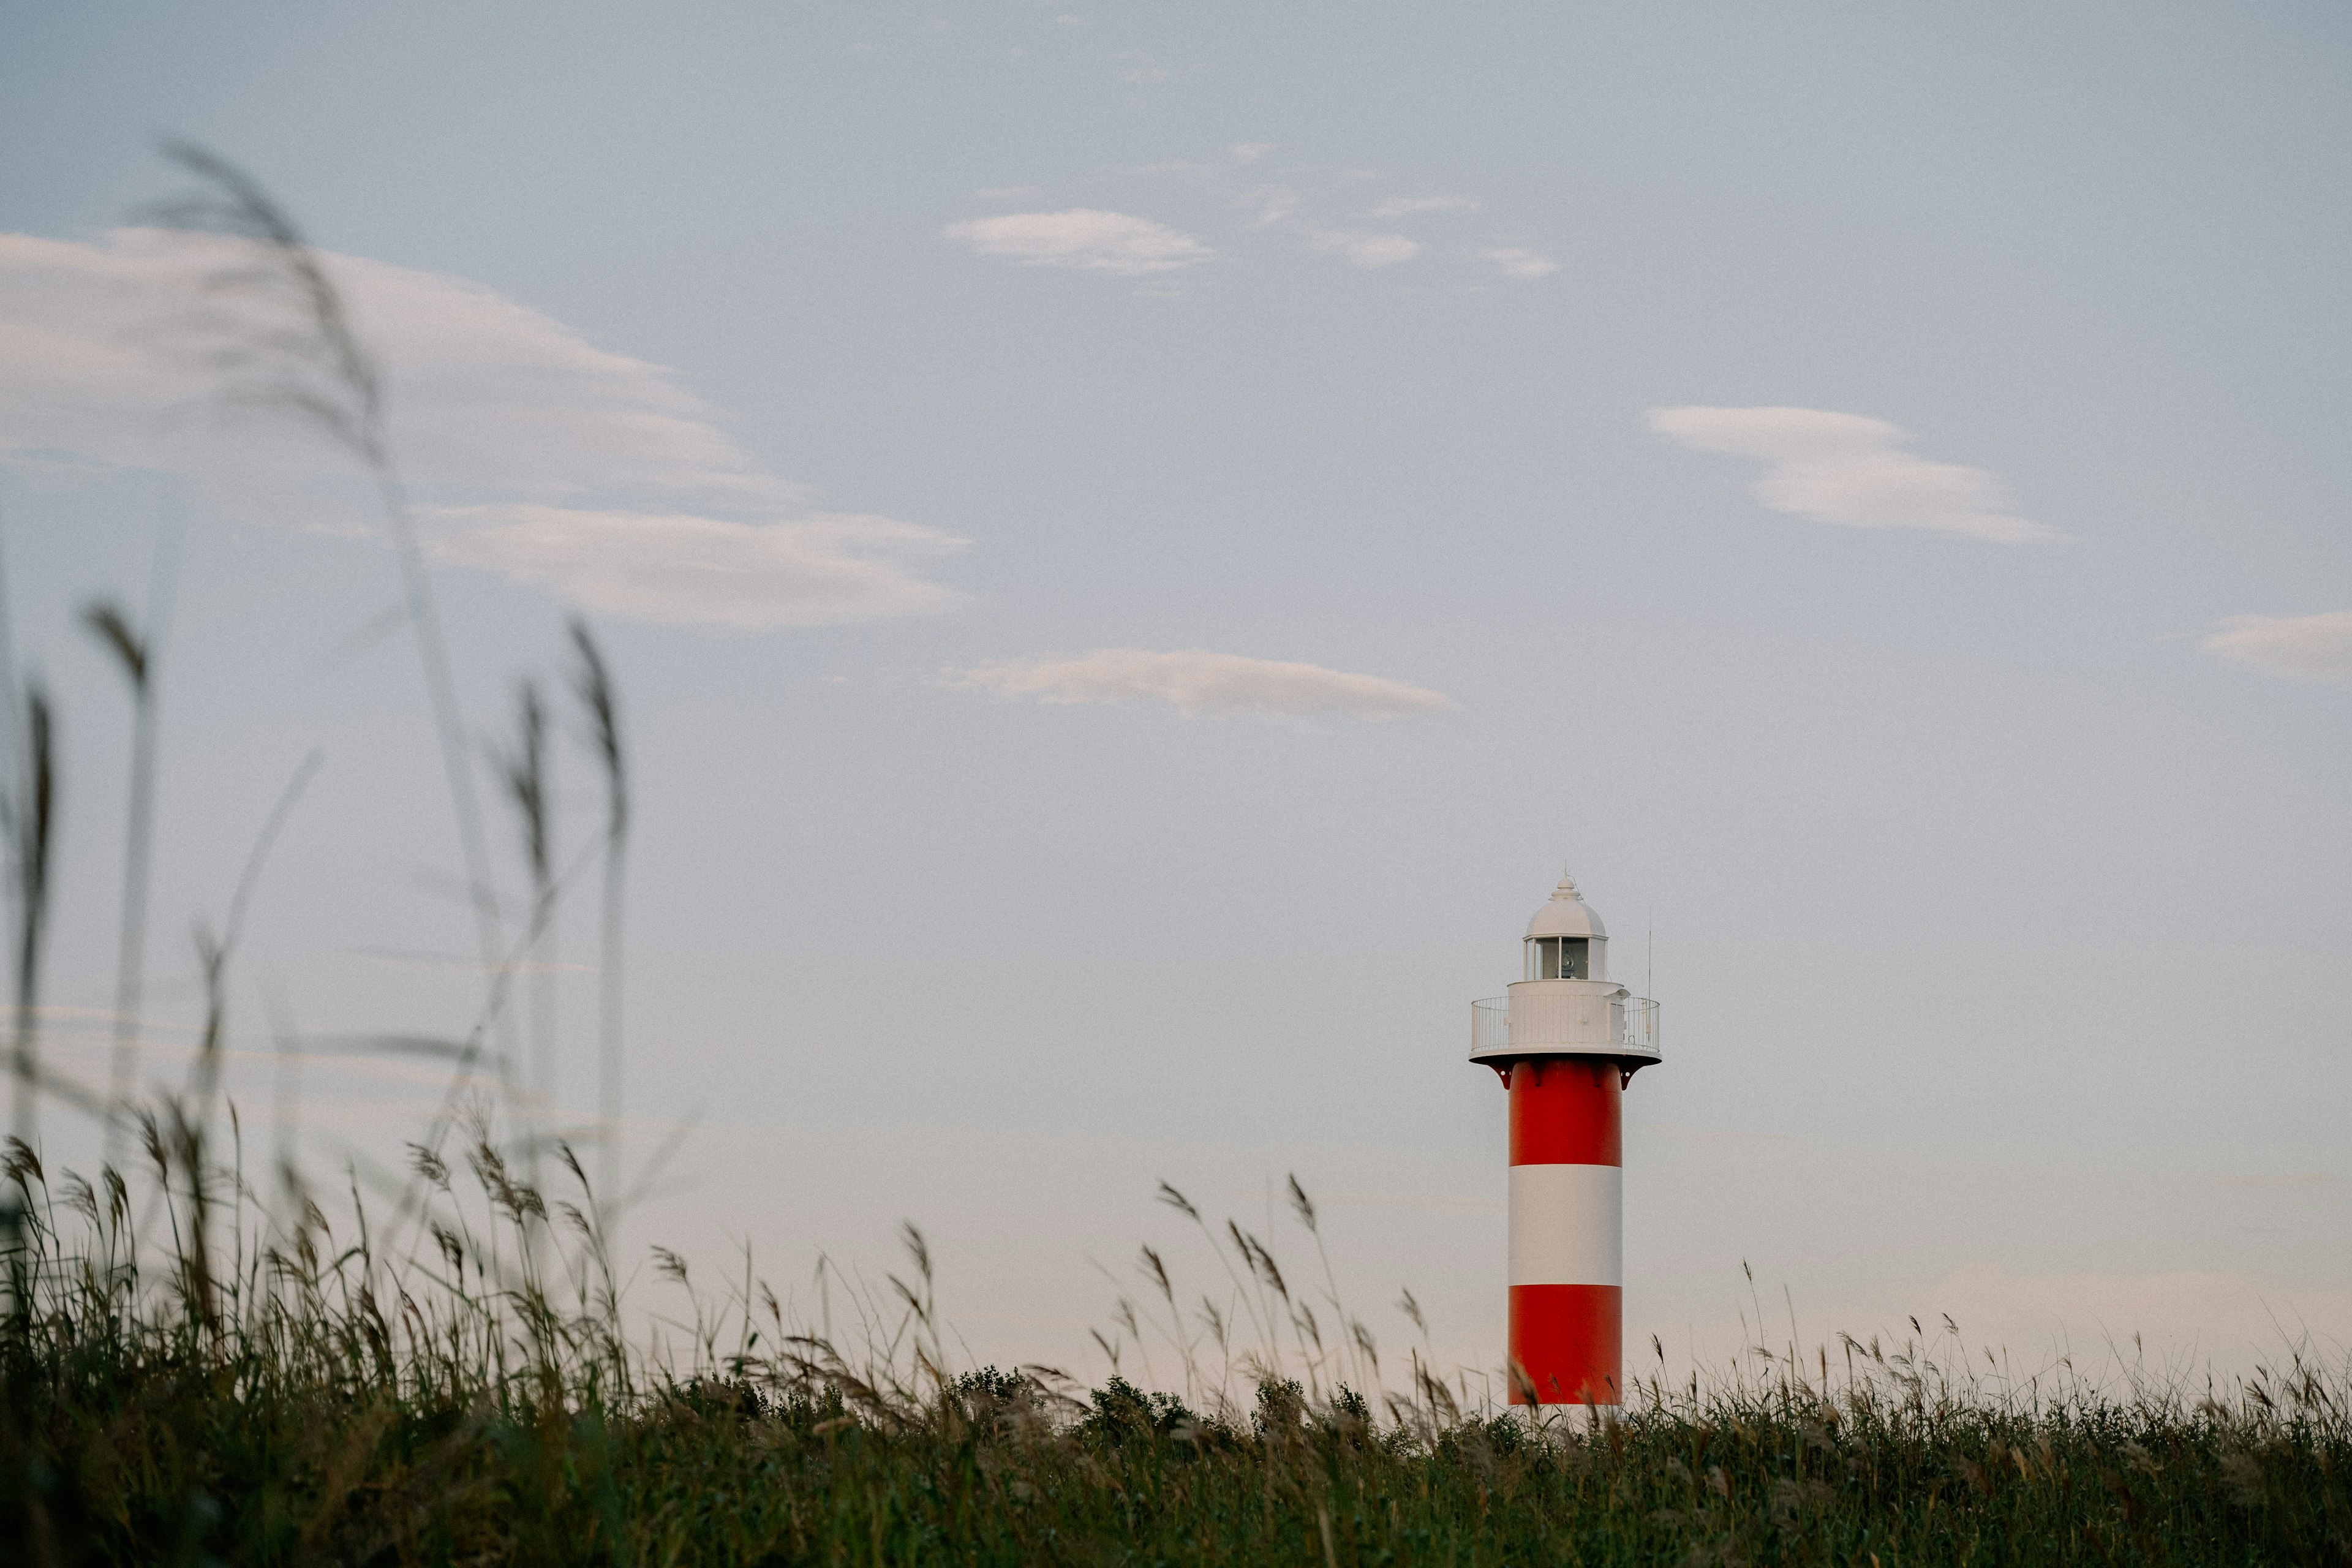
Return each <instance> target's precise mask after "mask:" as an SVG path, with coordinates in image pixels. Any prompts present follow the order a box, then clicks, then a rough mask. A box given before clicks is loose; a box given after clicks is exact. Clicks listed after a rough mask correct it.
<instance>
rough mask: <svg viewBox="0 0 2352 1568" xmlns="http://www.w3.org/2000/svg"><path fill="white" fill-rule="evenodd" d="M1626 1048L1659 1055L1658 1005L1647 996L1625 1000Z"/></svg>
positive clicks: (1631, 997)
mask: <svg viewBox="0 0 2352 1568" xmlns="http://www.w3.org/2000/svg"><path fill="white" fill-rule="evenodd" d="M1625 1048H1626V1049H1627V1050H1629V1051H1646V1052H1648V1053H1650V1054H1651V1055H1653V1056H1654V1055H1656V1054H1657V1050H1658V1005H1657V1004H1656V1003H1655V1002H1654V1001H1652V1000H1651V999H1650V998H1649V997H1647V996H1628V997H1626V998H1625Z"/></svg>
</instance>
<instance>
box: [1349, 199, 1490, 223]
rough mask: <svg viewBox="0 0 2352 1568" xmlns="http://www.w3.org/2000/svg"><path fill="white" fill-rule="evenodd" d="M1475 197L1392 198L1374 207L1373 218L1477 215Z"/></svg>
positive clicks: (1371, 214) (1372, 209) (1476, 200)
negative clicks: (1424, 214) (1437, 214)
mask: <svg viewBox="0 0 2352 1568" xmlns="http://www.w3.org/2000/svg"><path fill="white" fill-rule="evenodd" d="M1477 210H1478V198H1477V197H1475V196H1391V197H1389V198H1388V199H1387V200H1386V201H1383V202H1379V203H1376V204H1374V205H1373V206H1372V208H1371V211H1370V214H1369V215H1368V216H1372V217H1380V218H1391V217H1412V216H1416V215H1418V214H1421V213H1475V212H1476V211H1477Z"/></svg>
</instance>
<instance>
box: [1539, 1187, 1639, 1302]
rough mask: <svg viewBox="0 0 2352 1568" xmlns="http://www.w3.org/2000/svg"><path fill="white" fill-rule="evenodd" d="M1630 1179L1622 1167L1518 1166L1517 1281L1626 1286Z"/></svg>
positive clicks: (1541, 1283)
mask: <svg viewBox="0 0 2352 1568" xmlns="http://www.w3.org/2000/svg"><path fill="white" fill-rule="evenodd" d="M1624 1194H1625V1173H1624V1172H1623V1171H1622V1169H1620V1168H1619V1167H1617V1166H1615V1165H1514V1166H1512V1167H1511V1283H1512V1284H1514V1285H1621V1286H1622V1284H1624V1283H1625V1209H1624V1201H1625V1198H1624Z"/></svg>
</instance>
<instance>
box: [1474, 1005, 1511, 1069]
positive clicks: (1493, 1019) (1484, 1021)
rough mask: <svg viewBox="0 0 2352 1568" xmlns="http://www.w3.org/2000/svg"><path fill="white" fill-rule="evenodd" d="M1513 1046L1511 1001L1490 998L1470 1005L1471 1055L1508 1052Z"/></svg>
mask: <svg viewBox="0 0 2352 1568" xmlns="http://www.w3.org/2000/svg"><path fill="white" fill-rule="evenodd" d="M1510 1045H1511V999H1510V998H1509V997H1508V996H1488V997H1486V998H1485V999H1483V1000H1481V1001H1477V1002H1473V1003H1471V1004H1470V1054H1471V1055H1472V1056H1474V1057H1475V1056H1480V1055H1483V1054H1485V1053H1486V1052H1487V1051H1501V1050H1508V1049H1509V1048H1510Z"/></svg>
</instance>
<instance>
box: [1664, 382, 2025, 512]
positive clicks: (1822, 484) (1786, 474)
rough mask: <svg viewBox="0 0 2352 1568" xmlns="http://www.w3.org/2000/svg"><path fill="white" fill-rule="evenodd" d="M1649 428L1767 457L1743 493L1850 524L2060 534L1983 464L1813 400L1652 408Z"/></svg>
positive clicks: (1716, 448)
mask: <svg viewBox="0 0 2352 1568" xmlns="http://www.w3.org/2000/svg"><path fill="white" fill-rule="evenodd" d="M1649 425H1650V428H1651V429H1653V430H1654V431H1656V432H1657V433H1658V434H1660V435H1662V436H1664V437H1668V438H1669V439H1671V440H1675V441H1678V442H1680V443H1681V444H1682V445H1684V446H1685V447H1691V448H1692V449H1694V450H1696V451H1700V452H1720V453H1724V454H1726V455H1728V456H1731V457H1739V458H1756V459H1757V460H1759V461H1760V462H1762V463H1763V464H1764V465H1765V469H1764V474H1763V477H1762V478H1760V479H1758V480H1757V481H1756V482H1755V483H1754V484H1753V485H1752V486H1750V487H1749V493H1750V494H1752V495H1754V496H1755V497H1756V498H1757V499H1758V500H1760V501H1762V502H1763V503H1764V504H1765V505H1766V506H1769V507H1770V508H1772V509H1773V510H1775V511H1786V512H1793V513H1795V514H1797V515H1798V516H1801V517H1810V518H1814V519H1817V520H1819V521H1822V522H1834V523H1842V524H1844V525H1845V526H1847V527H1851V528H1922V529H1928V530H1931V531H1935V532H1938V533H1957V534H1960V535H1962V536H1964V537H1966V538H1969V539H1983V540H1990V541H1992V542H1995V543H2000V544H2027V543H2034V542H2042V541H2046V540H2054V539H2063V538H2064V537H2065V536H2064V535H2063V534H2062V533H2060V532H2059V531H2057V530H2056V529H2053V528H2048V527H2045V526H2043V525H2042V524H2041V523H2038V522H2030V521H2026V520H2025V519H2024V518H2021V517H2018V516H2016V515H2014V514H2012V513H2011V511H2010V510H2008V508H2009V506H2010V504H2011V501H2010V497H2009V492H2008V489H2007V488H2006V487H2005V486H2003V485H2002V483H2001V482H2000V479H1998V478H1996V477H1995V476H1994V475H1992V474H1990V473H1988V472H1986V471H1985V470H1984V469H1982V468H1963V467H1961V466H1960V465H1959V464H1957V463H1937V462H1930V461H1929V460H1928V459H1927V458H1918V457H1914V456H1913V455H1912V454H1910V453H1909V452H1906V451H1905V450H1904V449H1903V447H1904V444H1905V443H1906V441H1908V440H1909V439H1910V437H1909V436H1908V435H1907V434H1906V432H1905V431H1904V430H1902V429H1901V428H1900V427H1898V426H1894V425H1890V424H1888V423H1887V422H1886V421H1885V420H1884V419H1872V418H1868V417H1865V416H1862V415H1859V414H1833V413H1830V412H1828V411H1827V410H1824V409H1819V408H1773V407H1763V408H1699V407H1683V408H1653V409H1651V410H1650V414H1649Z"/></svg>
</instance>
